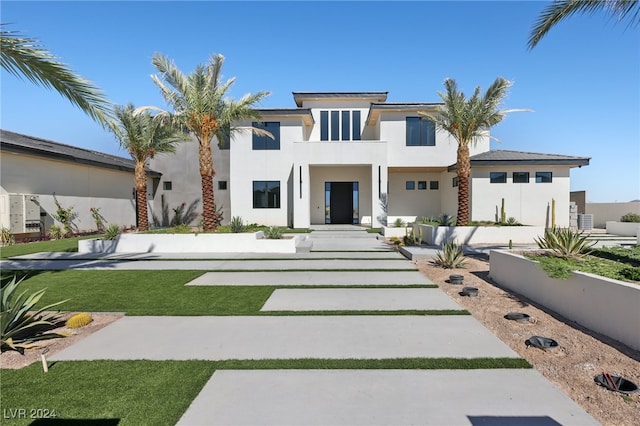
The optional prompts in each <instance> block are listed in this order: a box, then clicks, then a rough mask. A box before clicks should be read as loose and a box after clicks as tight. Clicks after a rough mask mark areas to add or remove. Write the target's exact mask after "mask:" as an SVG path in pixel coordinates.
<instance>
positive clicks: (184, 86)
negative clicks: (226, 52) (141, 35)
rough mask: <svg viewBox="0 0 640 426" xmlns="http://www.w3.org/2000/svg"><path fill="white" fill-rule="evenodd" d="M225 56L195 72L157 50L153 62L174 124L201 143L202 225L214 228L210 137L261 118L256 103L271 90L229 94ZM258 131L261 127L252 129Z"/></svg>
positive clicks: (228, 134)
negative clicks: (185, 70) (224, 76)
mask: <svg viewBox="0 0 640 426" xmlns="http://www.w3.org/2000/svg"><path fill="white" fill-rule="evenodd" d="M223 62H224V57H223V56H222V55H212V56H211V58H210V59H209V62H208V63H207V64H205V65H203V64H201V65H198V66H197V67H196V69H195V70H194V71H193V73H191V74H189V75H185V74H183V73H182V72H181V71H180V70H179V69H178V68H177V67H176V66H175V64H174V63H173V62H172V61H170V60H169V59H167V58H166V57H165V56H163V55H161V54H159V53H157V54H155V55H154V57H153V60H152V63H153V65H154V66H155V67H156V70H158V72H159V73H160V75H159V76H158V75H152V76H151V78H152V79H153V81H154V82H155V83H156V85H157V86H158V87H159V88H160V91H161V92H162V95H163V97H164V99H165V100H166V101H167V103H168V104H169V105H171V106H172V107H173V110H174V111H173V113H170V114H169V115H170V117H171V120H172V122H173V123H174V125H177V126H179V127H181V128H183V129H187V130H188V131H189V132H191V133H192V134H193V135H194V136H195V138H196V139H197V141H198V144H199V151H198V153H199V155H198V157H199V166H200V176H201V180H202V206H203V212H202V216H203V221H204V224H203V227H204V230H205V231H215V230H216V228H217V225H218V220H217V213H216V205H215V199H214V194H213V177H214V176H215V173H216V172H215V169H214V167H213V154H212V153H211V140H212V139H213V137H214V136H216V137H217V139H218V141H219V143H220V142H221V141H223V140H225V138H226V139H228V140H230V139H231V137H232V135H233V134H234V133H235V132H236V131H237V130H240V129H238V128H236V127H234V123H236V122H237V121H239V120H246V119H253V120H259V119H260V114H259V113H258V111H256V110H255V109H254V108H253V107H254V106H255V104H257V103H258V102H259V101H260V100H261V99H263V98H265V97H266V96H268V95H269V92H258V93H256V94H247V95H245V96H243V97H242V98H241V99H239V100H237V101H236V100H232V99H229V98H227V97H226V95H227V92H228V90H229V88H230V87H231V85H232V84H233V83H234V82H235V78H230V79H229V80H227V81H225V82H222V81H221V78H222V76H221V71H222V64H223ZM252 130H253V131H254V132H256V133H267V132H261V131H260V130H259V129H252Z"/></svg>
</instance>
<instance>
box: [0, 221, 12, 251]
mask: <svg viewBox="0 0 640 426" xmlns="http://www.w3.org/2000/svg"><path fill="white" fill-rule="evenodd" d="M0 232H2V234H1V240H0V245H2V246H3V247H4V246H12V245H14V244H15V243H16V239H15V238H14V236H13V233H12V232H11V230H10V229H9V228H5V227H4V226H3V227H2V229H1V231H0Z"/></svg>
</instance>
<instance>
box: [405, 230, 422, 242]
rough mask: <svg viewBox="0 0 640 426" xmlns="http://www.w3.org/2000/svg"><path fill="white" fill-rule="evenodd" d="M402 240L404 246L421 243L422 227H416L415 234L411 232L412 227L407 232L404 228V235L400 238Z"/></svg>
mask: <svg viewBox="0 0 640 426" xmlns="http://www.w3.org/2000/svg"><path fill="white" fill-rule="evenodd" d="M402 242H403V243H404V245H405V246H419V245H420V244H422V228H420V227H418V233H417V234H416V233H415V232H413V229H411V231H409V232H407V231H406V230H405V235H404V237H403V238H402Z"/></svg>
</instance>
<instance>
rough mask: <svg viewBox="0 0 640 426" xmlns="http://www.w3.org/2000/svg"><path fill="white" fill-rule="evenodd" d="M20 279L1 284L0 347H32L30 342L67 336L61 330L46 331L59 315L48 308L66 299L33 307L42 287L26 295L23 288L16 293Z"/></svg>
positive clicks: (36, 302) (41, 291)
mask: <svg viewBox="0 0 640 426" xmlns="http://www.w3.org/2000/svg"><path fill="white" fill-rule="evenodd" d="M21 282H22V279H20V280H18V279H17V278H16V276H15V275H14V277H13V279H12V280H11V281H10V282H8V283H7V284H6V285H3V286H2V287H1V288H0V293H1V295H0V332H2V336H1V337H0V348H1V349H2V350H5V349H7V348H8V349H13V350H16V351H22V350H24V349H28V348H31V347H33V346H34V345H33V344H32V343H33V342H36V341H39V340H46V339H55V338H58V337H66V335H65V334H61V333H47V331H49V330H50V329H51V328H52V327H54V326H55V322H56V321H57V320H58V319H59V315H60V314H59V312H48V311H51V308H53V307H55V306H58V305H60V304H62V303H64V302H66V300H63V301H61V302H57V303H52V304H50V305H47V306H44V307H42V308H40V309H36V308H35V306H36V305H37V304H38V302H39V301H40V299H41V298H42V295H43V294H44V292H45V290H44V289H42V290H39V291H37V292H35V293H32V294H30V295H27V292H26V291H23V292H22V293H20V294H19V295H18V286H19V285H20V283H21Z"/></svg>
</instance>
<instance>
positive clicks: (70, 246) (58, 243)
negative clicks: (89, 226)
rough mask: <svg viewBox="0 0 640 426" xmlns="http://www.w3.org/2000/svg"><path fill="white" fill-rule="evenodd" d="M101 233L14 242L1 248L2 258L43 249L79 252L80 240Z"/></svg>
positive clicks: (0, 257)
mask: <svg viewBox="0 0 640 426" xmlns="http://www.w3.org/2000/svg"><path fill="white" fill-rule="evenodd" d="M97 237H99V235H89V236H85V237H76V238H66V239H64V240H49V241H37V242H35V243H25V244H14V245H12V246H7V247H1V248H0V259H6V258H8V257H12V256H22V255H24V254H31V253H39V252H41V251H62V252H77V251H78V240H86V239H89V238H97Z"/></svg>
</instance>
